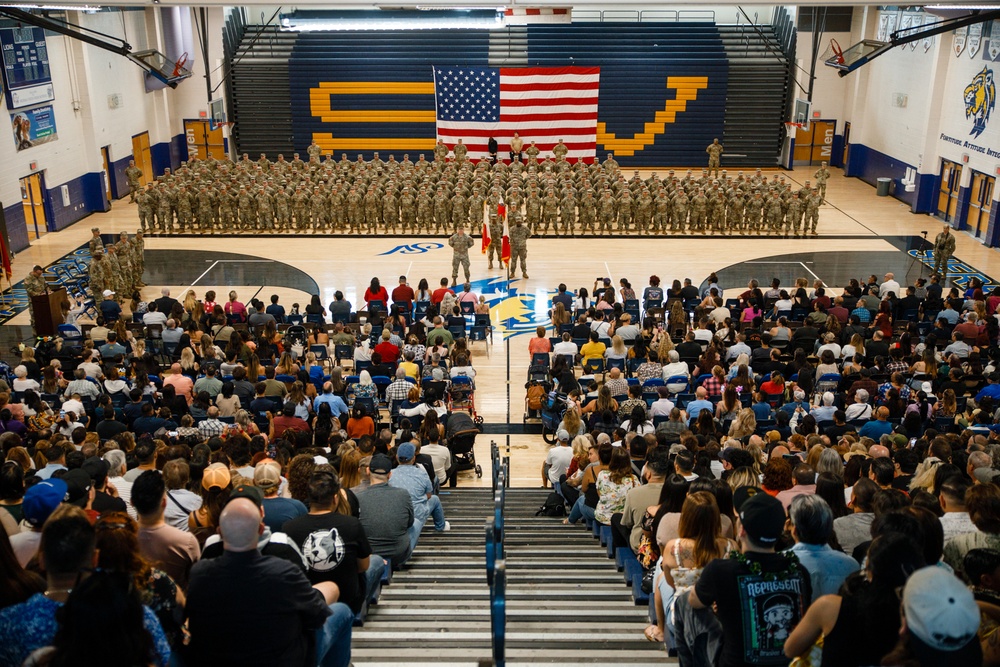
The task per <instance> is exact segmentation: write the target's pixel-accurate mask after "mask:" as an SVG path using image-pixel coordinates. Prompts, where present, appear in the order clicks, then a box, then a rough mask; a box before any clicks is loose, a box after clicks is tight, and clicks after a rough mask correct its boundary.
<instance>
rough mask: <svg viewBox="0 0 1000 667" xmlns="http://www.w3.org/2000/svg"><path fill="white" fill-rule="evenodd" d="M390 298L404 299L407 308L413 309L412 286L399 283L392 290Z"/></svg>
mask: <svg viewBox="0 0 1000 667" xmlns="http://www.w3.org/2000/svg"><path fill="white" fill-rule="evenodd" d="M392 300H393V301H404V302H406V307H407V309H410V310H412V309H413V288H412V287H410V286H409V285H400V286H399V287H397V288H396V289H394V290H392Z"/></svg>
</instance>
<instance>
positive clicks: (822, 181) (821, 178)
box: [813, 162, 830, 201]
mask: <svg viewBox="0 0 1000 667" xmlns="http://www.w3.org/2000/svg"><path fill="white" fill-rule="evenodd" d="M813 178H815V179H816V189H817V190H819V196H820V199H822V200H823V201H826V182H827V181H828V180H830V170H829V169H827V168H826V162H821V163H820V165H819V169H817V170H816V173H815V174H813Z"/></svg>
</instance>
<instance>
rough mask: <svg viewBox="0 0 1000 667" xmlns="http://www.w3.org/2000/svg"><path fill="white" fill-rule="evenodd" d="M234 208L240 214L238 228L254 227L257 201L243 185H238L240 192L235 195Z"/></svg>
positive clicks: (255, 224)
mask: <svg viewBox="0 0 1000 667" xmlns="http://www.w3.org/2000/svg"><path fill="white" fill-rule="evenodd" d="M236 208H237V210H238V211H239V214H240V229H242V230H248V229H254V228H255V227H256V226H257V202H256V201H254V198H253V196H252V195H251V194H250V193H249V192H248V191H247V189H246V186H245V185H241V186H240V193H239V195H237V197H236Z"/></svg>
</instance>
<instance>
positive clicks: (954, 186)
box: [937, 160, 962, 222]
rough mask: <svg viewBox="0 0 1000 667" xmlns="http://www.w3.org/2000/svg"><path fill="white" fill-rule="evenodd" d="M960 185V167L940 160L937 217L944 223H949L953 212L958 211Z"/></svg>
mask: <svg viewBox="0 0 1000 667" xmlns="http://www.w3.org/2000/svg"><path fill="white" fill-rule="evenodd" d="M961 183H962V165H960V164H958V163H956V162H951V161H949V160H942V161H941V185H940V190H939V191H938V205H937V217H939V218H941V219H942V220H944V221H945V222H951V221H952V220H953V219H954V218H955V211H956V210H957V209H958V195H959V190H960V188H959V185H960V184H961Z"/></svg>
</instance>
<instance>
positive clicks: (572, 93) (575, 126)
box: [434, 65, 601, 161]
mask: <svg viewBox="0 0 1000 667" xmlns="http://www.w3.org/2000/svg"><path fill="white" fill-rule="evenodd" d="M600 74H601V70H600V68H599V67H520V68H519V67H500V68H496V67H463V66H460V65H454V66H450V65H438V66H436V67H434V98H435V107H436V111H435V116H436V124H437V136H438V138H440V139H442V140H443V141H444V142H445V143H446V144H447V145H448V146H449V147H452V146H454V144H457V143H458V140H459V139H461V140H462V143H464V144H465V145H466V146H468V149H469V158H470V159H474V160H475V159H482V158H486V157H488V155H489V151H488V150H487V143H488V142H489V139H490V137H493V138H495V139H496V140H497V143H498V144H499V154H500V156H501V157H502V156H504V155H505V154H506V153H508V152H509V151H510V140H511V138H512V137H513V136H514V133H515V132H517V133H518V135H519V136H520V137H521V139H522V140H523V141H524V148H527V147H528V146H529V145H530V144H531V142H532V141H534V142H535V145H536V146H537V147H538V149H539V150H540V151H541V154H540V157H542V158H545V157H549V156H551V155H552V148H553V147H554V146H555V145H556V144H557V143H559V141H560V140H562V142H563V143H564V144H565V145H566V148H567V149H569V152H568V153H567V158H568V159H570V160H573V161H575V160H579V159H583V160H587V161H590V160H593V158H594V155H595V152H596V148H597V100H598V93H599V87H600Z"/></svg>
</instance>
